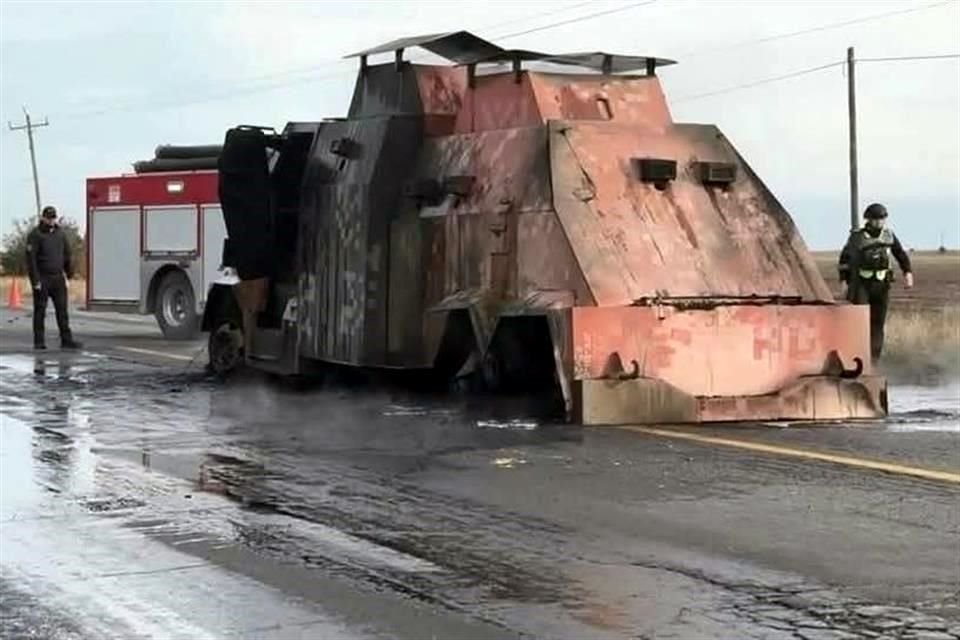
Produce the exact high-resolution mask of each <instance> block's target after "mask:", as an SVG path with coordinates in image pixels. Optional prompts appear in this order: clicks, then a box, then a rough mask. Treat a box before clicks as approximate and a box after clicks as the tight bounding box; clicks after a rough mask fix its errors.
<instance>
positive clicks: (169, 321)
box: [154, 269, 200, 340]
mask: <svg viewBox="0 0 960 640" xmlns="http://www.w3.org/2000/svg"><path fill="white" fill-rule="evenodd" d="M156 301H157V302H156V306H155V310H154V315H155V316H156V318H157V324H159V325H160V330H161V331H163V336H164V337H165V338H167V339H168V340H191V339H193V338H195V337H196V336H197V334H198V333H199V329H200V319H199V316H198V315H197V302H196V297H195V296H194V293H193V286H191V284H190V279H189V278H187V274H185V273H184V272H183V271H180V270H179V269H178V270H176V271H171V272H170V273H168V274H167V275H165V276H164V277H163V280H161V281H160V286H159V287H158V288H157V298H156Z"/></svg>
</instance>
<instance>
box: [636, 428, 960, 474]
mask: <svg viewBox="0 0 960 640" xmlns="http://www.w3.org/2000/svg"><path fill="white" fill-rule="evenodd" d="M619 428H620V429H625V430H627V431H636V432H637V433H645V434H648V435H652V436H661V437H664V438H675V439H677V440H690V441H692V442H699V443H701V444H713V445H720V446H722V447H735V448H737V449H746V450H747V451H757V452H759V453H770V454H773V455H778V456H787V457H791V458H803V459H806V460H818V461H820V462H832V463H834V464H842V465H845V466H848V467H857V468H860V469H872V470H874V471H884V472H886V473H894V474H898V475H902V476H913V477H916V478H923V479H925V480H937V481H940V482H949V483H952V484H960V473H950V472H949V471H938V470H936V469H925V468H923V467H910V466H906V465H901V464H896V463H893V462H882V461H880V460H868V459H865V458H855V457H852V456H844V455H837V454H834V453H823V452H821V451H809V450H806V449H794V448H791V447H781V446H778V445H773V444H763V443H760V442H750V441H747V440H737V439H734V438H718V437H716V436H706V435H699V434H695V433H689V432H686V431H673V430H669V429H656V428H653V427H627V426H624V427H619Z"/></svg>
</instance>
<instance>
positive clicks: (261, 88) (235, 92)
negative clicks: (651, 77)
mask: <svg viewBox="0 0 960 640" xmlns="http://www.w3.org/2000/svg"><path fill="white" fill-rule="evenodd" d="M594 1H596V0H590V2H581V3H578V4H574V5H572V6H567V7H563V8H561V9H552V10H550V11H546V12H543V13H541V14H537V15H533V16H528V17H527V18H526V19H533V18H534V17H545V16H550V15H555V14H557V13H562V12H564V11H570V10H573V9H575V8H578V7H582V6H585V5H587V4H592V3H593V2H594ZM658 1H659V0H645V1H643V2H635V3H633V4H630V5H626V6H621V7H616V8H614V9H606V10H604V11H598V12H595V13H588V14H584V15H580V16H577V17H575V18H571V19H568V20H562V21H559V22H554V23H551V24H547V25H542V26H539V27H534V28H532V29H527V30H524V31H519V32H515V33H510V34H506V35H502V36H491V37H496V38H498V39H506V38H513V37H517V36H520V35H525V34H527V33H534V32H537V31H545V30H547V29H553V28H556V27H559V26H563V25H567V24H572V23H575V22H579V21H582V20H591V19H594V18H598V17H601V16H605V15H611V14H614V13H619V12H622V11H627V10H630V9H635V8H637V7H641V6H644V5H649V4H653V3H655V2H658ZM519 21H520V20H519V19H518V20H516V21H508V22H507V23H499V24H500V25H502V24H510V23H513V22H519ZM494 26H496V25H494ZM487 28H489V27H484V28H483V30H485V29H487ZM422 57H423V56H421V58H422ZM417 59H418V58H417V57H416V56H411V57H410V58H409V60H410V61H416V60H417ZM342 62H343V61H338V63H339V64H342ZM331 66H332V65H329V64H328V65H321V66H315V67H308V68H302V69H301V70H299V71H298V70H290V71H286V72H280V73H278V74H268V75H264V76H260V78H261V79H270V78H279V77H283V76H289V75H294V74H298V73H309V72H311V71H312V72H316V71H320V70H321V69H323V68H329V67H331ZM353 74H354V72H353V71H346V70H344V71H340V72H336V73H329V74H325V75H321V76H317V77H313V78H309V79H307V78H298V79H296V80H295V81H287V82H281V83H270V84H266V85H257V86H253V87H242V86H238V87H235V88H233V89H228V90H225V91H222V92H219V93H215V94H212V95H207V96H202V97H199V98H196V99H192V100H187V101H177V102H168V103H166V104H164V103H160V104H157V103H156V102H150V103H146V104H144V103H136V104H128V105H124V106H120V107H115V106H110V107H104V108H102V109H96V110H90V111H84V112H79V113H72V114H70V113H68V114H63V115H61V116H60V118H61V119H67V120H77V119H83V118H90V117H97V116H102V115H106V114H109V113H114V112H124V111H132V110H137V109H142V108H143V107H148V108H147V109H143V110H144V111H155V110H157V109H165V108H171V107H177V106H192V105H194V104H202V103H205V102H215V101H218V100H226V99H231V98H234V97H237V96H241V95H250V94H255V93H265V92H270V91H275V90H278V89H283V88H286V87H289V86H291V85H293V84H296V83H301V82H302V83H307V82H317V81H320V80H327V79H331V78H339V77H345V76H348V75H353Z"/></svg>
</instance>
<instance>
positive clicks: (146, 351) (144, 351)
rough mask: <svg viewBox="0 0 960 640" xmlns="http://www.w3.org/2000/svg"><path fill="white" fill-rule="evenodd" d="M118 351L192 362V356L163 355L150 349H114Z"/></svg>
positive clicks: (161, 352)
mask: <svg viewBox="0 0 960 640" xmlns="http://www.w3.org/2000/svg"><path fill="white" fill-rule="evenodd" d="M115 348H116V349H118V350H120V351H130V352H131V353H142V354H144V355H148V356H157V357H158V358H170V359H171V360H182V361H183V362H190V361H191V360H193V357H192V356H182V355H180V354H178V353H164V352H163V351H152V350H150V349H137V348H136V347H115Z"/></svg>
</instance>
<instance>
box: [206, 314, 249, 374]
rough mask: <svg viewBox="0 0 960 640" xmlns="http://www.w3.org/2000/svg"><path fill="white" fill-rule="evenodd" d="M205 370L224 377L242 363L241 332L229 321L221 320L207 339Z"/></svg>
mask: <svg viewBox="0 0 960 640" xmlns="http://www.w3.org/2000/svg"><path fill="white" fill-rule="evenodd" d="M207 355H208V357H209V362H208V363H207V370H208V371H209V372H210V373H212V374H213V375H215V376H219V377H221V378H225V377H226V376H228V375H230V374H231V373H233V372H234V371H236V370H237V369H238V368H240V365H242V364H243V332H242V331H241V330H240V328H239V327H237V326H236V325H234V324H233V323H232V322H229V321H226V320H224V321H222V322H220V324H218V325H217V328H216V329H214V330H213V331H211V332H210V336H209V338H208V339H207Z"/></svg>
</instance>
